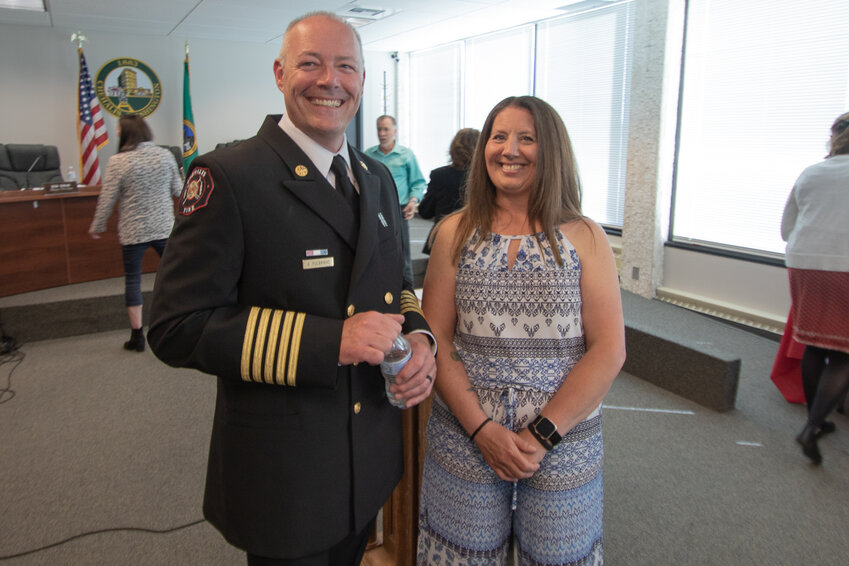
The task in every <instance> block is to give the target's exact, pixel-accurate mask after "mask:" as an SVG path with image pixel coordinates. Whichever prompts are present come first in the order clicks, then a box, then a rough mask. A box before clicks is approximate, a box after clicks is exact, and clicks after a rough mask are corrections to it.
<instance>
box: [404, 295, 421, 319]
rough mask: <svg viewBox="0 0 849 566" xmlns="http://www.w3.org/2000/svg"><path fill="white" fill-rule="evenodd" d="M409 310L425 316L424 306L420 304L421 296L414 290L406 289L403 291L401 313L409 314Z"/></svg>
mask: <svg viewBox="0 0 849 566" xmlns="http://www.w3.org/2000/svg"><path fill="white" fill-rule="evenodd" d="M408 312H417V313H419V314H420V315H421V316H422V317H424V313H423V312H422V307H421V306H420V305H419V298H418V297H416V294H415V293H413V292H412V291H408V290H406V289H405V290H403V291H401V314H407V313H408Z"/></svg>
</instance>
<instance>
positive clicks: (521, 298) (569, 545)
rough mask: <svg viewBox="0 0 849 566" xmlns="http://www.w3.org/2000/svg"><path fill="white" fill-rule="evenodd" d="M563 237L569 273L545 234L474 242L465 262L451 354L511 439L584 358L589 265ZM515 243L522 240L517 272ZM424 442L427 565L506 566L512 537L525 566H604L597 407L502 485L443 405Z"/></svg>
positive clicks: (422, 549) (422, 555)
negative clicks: (511, 250)
mask: <svg viewBox="0 0 849 566" xmlns="http://www.w3.org/2000/svg"><path fill="white" fill-rule="evenodd" d="M555 234H556V237H557V239H558V245H559V246H560V248H559V251H560V255H561V257H562V258H563V263H564V265H563V266H558V265H557V263H556V261H555V258H554V254H553V252H552V249H551V246H550V244H549V243H548V241H547V239H546V237H545V234H544V233H540V234H537V235H536V237H535V236H534V235H528V236H506V237H505V236H500V235H498V234H493V235H491V236H490V237H489V238H488V240H487V241H484V242H483V243H482V244H481V246H480V247H479V248H478V250H475V249H474V248H475V244H476V243H477V242H478V239H479V234H478V233H475V234H474V235H473V236H472V237H471V238H470V240H469V242H468V243H467V245H466V246H465V248H464V250H463V252H462V253H461V257H460V261H459V263H458V269H457V279H456V297H455V306H456V309H457V326H456V328H455V334H454V347H455V348H456V350H457V352H458V353H459V354H460V357H461V359H462V361H463V365H464V366H465V368H466V371H467V373H468V375H469V380H470V381H471V384H472V387H474V389H475V390H476V392H477V395H478V399H479V401H480V404H481V407H483V410H484V412H485V413H486V414H487V415H488V416H489V417H491V418H492V420H493V421H495V422H497V423H499V424H501V425H503V426H505V427H506V428H508V429H510V430H513V431H519V430H521V429H523V428H525V427H527V425H528V423H529V422H530V421H531V420H533V419H534V418H535V417H536V415H538V414H539V412H540V410H541V409H542V408H543V407H544V406H545V405H546V404H547V403H548V401H549V400H550V399H551V397H552V396H554V394H555V393H556V392H557V390H558V389H559V387H560V385H561V384H562V383H563V381H564V380H565V379H568V374H569V370H570V369H571V368H572V366H574V365H575V364H576V363H577V362H578V360H580V359H581V357H582V356H583V354H584V352H585V344H584V335H583V326H582V322H581V293H580V280H581V263H580V260H579V259H578V254H577V253H576V251H575V249H574V247H573V246H572V244H571V243H570V242H569V241H568V240H567V239H566V238H565V236H563V234H562V233H561V232H560V231H559V230H557V231H556V232H555ZM537 238H539V242H541V244H542V248H541V249H540V245H539V243H538V241H537ZM513 239H520V240H521V242H520V244H519V250H518V254H517V257H516V260H515V263H514V265H513V267H512V269H511V268H509V267H508V260H507V250H508V246H509V244H510V241H511V240H513ZM561 432H562V431H561ZM426 438H427V449H426V456H425V463H424V472H423V477H422V494H421V506H420V514H419V542H418V563H419V564H420V565H436V564H438V565H440V566H459V565H472V566H478V565H487V566H489V565H492V566H496V565H502V564H505V563H506V559H507V552H508V548H509V544H510V538H511V535H512V536H514V537H515V542H514V545H515V552H516V557H517V559H518V563H519V564H528V565H535V564H547V565H554V564H568V565H591V564H592V565H597V564H602V563H603V560H602V457H603V451H602V439H601V413H600V407H598V408H596V409H595V410H594V411H593V412H592V414H590V415H589V416H588V417H587V418H586V419H585V420H584V421H582V422H581V423H579V424H578V425H577V426H575V428H573V429H572V430H570V431H568V432H567V433H566V434H564V435H563V440H562V441H561V442H560V444H558V445H557V446H556V447H555V448H554V449H553V450H551V451H550V452H548V453H547V454H546V455H545V457H544V458H543V460H542V462H541V463H540V467H539V469H538V470H537V472H536V473H535V474H534V475H533V476H532V477H531V478H528V479H524V480H520V481H519V482H517V483H515V484H514V483H512V482H506V481H503V480H501V479H499V478H498V476H496V474H495V472H494V471H493V470H492V469H491V468H490V467H489V465H487V463H486V462H485V461H484V459H483V456H482V455H481V453H480V451H479V450H478V448H477V446H476V445H475V444H474V442H472V441H471V440H469V436H468V434H466V432H465V430H464V429H463V428H462V426H461V425H460V423H459V421H458V420H457V419H456V418H455V417H454V415H453V414H452V413H451V412H450V410H449V409H448V408H447V407H446V406H445V405H444V403H443V402H442V401H441V400H440V399H439V398H438V397H436V399H435V401H434V404H433V409H432V411H431V415H430V420H429V421H428V426H427V437H426Z"/></svg>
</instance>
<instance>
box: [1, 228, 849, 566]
mask: <svg viewBox="0 0 849 566" xmlns="http://www.w3.org/2000/svg"><path fill="white" fill-rule="evenodd" d="M416 245H417V244H414V246H416ZM150 282H152V281H150ZM150 282H148V283H147V284H149V283H150ZM113 284H114V282H113ZM87 289H88V288H87ZM66 291H67V290H66ZM81 291H82V290H81ZM99 292H100V291H98V292H96V293H95V294H98V293H99ZM18 299H21V298H20V297H18ZM45 300H50V299H45ZM12 306H14V300H13V298H5V299H3V300H2V301H0V308H7V307H12ZM654 322H655V323H657V324H664V323H663V321H654ZM717 329H718V330H717V332H716V335H715V336H714V337H713V338H712V340H713V339H715V340H716V342H717V344H719V345H721V347H722V348H723V349H725V350H727V351H729V352H730V353H732V354H736V355H738V356H740V357H741V358H742V366H741V374H740V381H739V387H738V392H737V401H736V409H735V410H732V411H729V412H726V413H717V412H715V411H713V410H711V409H707V408H705V407H702V406H700V405H697V404H695V403H693V402H690V401H687V400H686V399H683V398H682V397H678V396H676V395H673V394H671V393H669V392H668V391H666V390H663V389H660V388H658V387H655V386H653V385H651V384H650V383H648V382H647V381H645V380H642V379H639V378H636V377H633V376H631V375H628V374H626V373H623V374H621V375H620V376H619V378H618V379H617V380H616V382H615V383H614V385H613V388H612V390H611V392H610V394H609V395H608V396H607V398H606V400H605V410H604V417H603V418H604V447H605V470H604V485H605V558H606V562H607V564H608V566H610V565H614V566H658V565H722V566H725V565H751V564H756V565H757V564H765V565H766V564H769V565H794V566H795V565H833V564H845V563H847V559H846V557H847V555H849V538H847V537H846V536H845V535H844V530H845V525H847V524H849V510H847V509H849V508H848V507H847V505H846V494H847V493H849V419H847V418H846V417H844V416H842V415H835V416H834V420H835V422H836V423H837V427H838V430H837V432H836V433H834V434H832V435H830V436H828V437H826V438H824V439H823V440H822V441H821V444H820V445H821V449H822V452H823V456H824V463H823V466H821V467H814V466H811V465H810V464H809V463H808V461H807V459H806V458H804V456H802V454H801V451H800V449H799V447H798V446H797V445H796V443H795V442H794V441H793V438H794V436H795V435H796V433H797V432H798V430H799V429H800V428H801V426H802V423H803V422H804V415H805V410H804V408H803V407H801V406H798V405H790V404H787V403H786V402H785V401H784V399H783V398H782V397H781V395H780V394H779V392H778V390H777V389H775V387H774V386H773V385H772V383H771V382H770V381H769V377H768V376H769V371H770V368H771V365H772V360H773V357H774V356H775V352H776V350H777V342H775V341H773V340H770V339H767V338H763V337H760V336H756V335H754V334H751V333H749V332H745V331H743V330H740V329H738V328H734V327H731V326H728V325H725V324H720V325H717ZM5 330H6V332H8V333H9V334H13V335H14V331H15V329H14V328H11V327H9V326H8V325H7V326H6V328H5ZM127 337H128V332H127V331H125V330H118V331H108V332H99V333H93V334H84V335H80V336H73V337H65V338H56V339H50V340H42V341H37V342H31V343H25V344H23V345H22V346H21V348H20V350H19V352H20V353H22V354H24V356H25V357H24V358H23V359H22V361H20V363H19V364H18V363H17V361H15V360H13V359H10V358H9V357H8V356H3V357H2V358H0V361H2V362H3V363H2V364H0V497H2V502H0V565H3V566H5V565H7V564H8V565H10V566H11V565H14V566H32V565H56V564H62V565H80V566H83V565H85V566H88V565H101V564H103V565H115V564H121V565H127V566H136V565H138V566H172V565H180V566H182V565H186V566H194V565H201V564H202V565H211V566H215V565H228V566H229V565H243V564H244V563H245V561H244V556H243V554H242V553H241V552H239V551H237V550H236V549H234V548H232V547H231V546H229V545H228V544H227V543H226V542H225V541H224V540H223V539H222V538H221V537H220V535H219V534H218V533H217V532H216V531H215V530H214V529H213V528H212V527H210V526H209V525H208V524H207V523H205V522H203V521H202V516H201V498H202V491H203V482H204V474H205V466H206V451H207V446H208V439H209V431H210V426H211V418H212V408H213V403H214V395H215V384H214V379H213V378H211V377H209V376H205V375H202V374H199V373H197V372H194V371H189V370H175V369H172V368H169V367H167V366H165V365H164V364H162V363H160V362H159V361H158V360H156V358H155V357H154V356H153V354H151V353H150V352H149V351H147V352H144V353H143V354H136V353H131V352H126V351H124V350H123V349H122V348H121V345H122V343H123V341H124V340H126V339H127Z"/></svg>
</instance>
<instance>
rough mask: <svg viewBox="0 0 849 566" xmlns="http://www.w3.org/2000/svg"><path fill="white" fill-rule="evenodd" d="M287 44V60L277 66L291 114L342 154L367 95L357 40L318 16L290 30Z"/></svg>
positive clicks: (300, 125) (276, 73)
mask: <svg viewBox="0 0 849 566" xmlns="http://www.w3.org/2000/svg"><path fill="white" fill-rule="evenodd" d="M284 41H285V42H286V45H285V58H284V59H283V61H282V62H281V61H280V60H277V61H275V62H274V76H275V78H276V81H277V88H279V89H280V91H281V92H282V93H283V94H284V96H285V98H286V114H287V115H288V116H289V119H290V120H292V123H293V124H295V126H297V127H298V129H300V130H301V131H303V132H304V133H306V134H307V135H308V136H310V137H311V138H312V139H314V140H315V141H316V142H318V143H319V144H320V145H321V146H322V147H324V148H325V149H327V150H329V151H333V152H335V151H338V150H339V148H340V147H341V145H342V140H343V139H344V134H345V128H347V127H348V124H349V123H350V122H351V120H352V119H353V118H354V115H355V114H356V113H357V109H358V108H359V107H360V99H361V98H362V95H363V83H364V81H365V71H364V69H363V61H362V56H361V50H360V46H359V44H358V43H357V39H356V38H355V37H354V34H353V33H352V32H351V30H350V29H348V27H347V26H346V25H345V24H343V23H340V22H338V21H335V20H332V19H330V18H327V17H324V16H313V17H310V18H306V19H304V20H303V21H301V22H299V23H298V24H296V25H295V26H294V27H293V28H292V29H290V30H289V32H288V33H287V35H286V39H285V40H284Z"/></svg>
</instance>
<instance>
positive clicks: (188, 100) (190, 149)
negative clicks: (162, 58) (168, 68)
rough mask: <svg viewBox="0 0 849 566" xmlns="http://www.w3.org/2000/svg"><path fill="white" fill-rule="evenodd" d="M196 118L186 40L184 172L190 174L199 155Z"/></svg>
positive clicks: (184, 70) (184, 66)
mask: <svg viewBox="0 0 849 566" xmlns="http://www.w3.org/2000/svg"><path fill="white" fill-rule="evenodd" d="M197 154H198V146H197V137H196V134H195V118H194V113H193V112H192V91H191V88H190V86H189V42H188V41H186V60H185V62H184V63H183V173H184V174H185V175H188V173H189V167H190V166H191V164H192V160H194V158H195V157H197Z"/></svg>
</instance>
